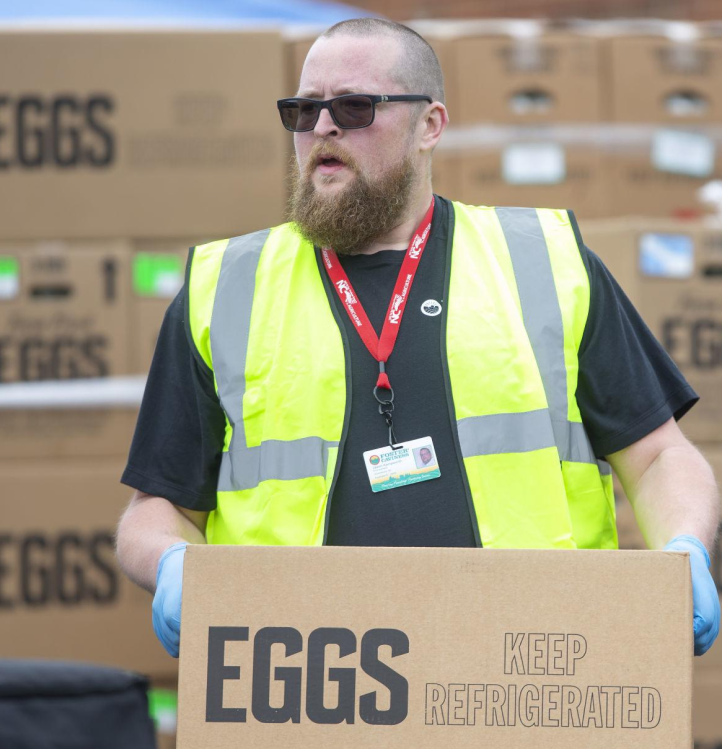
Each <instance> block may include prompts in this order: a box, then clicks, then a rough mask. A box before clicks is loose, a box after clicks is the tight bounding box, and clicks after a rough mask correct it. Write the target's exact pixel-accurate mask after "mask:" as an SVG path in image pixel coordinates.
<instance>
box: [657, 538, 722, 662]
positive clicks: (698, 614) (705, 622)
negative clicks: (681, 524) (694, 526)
mask: <svg viewBox="0 0 722 749" xmlns="http://www.w3.org/2000/svg"><path fill="white" fill-rule="evenodd" d="M664 550H665V551H688V552H689V566H690V568H691V570H692V598H693V601H694V654H695V655H704V654H705V653H706V652H707V651H708V650H709V649H710V648H711V647H712V643H713V642H714V641H715V640H716V639H717V635H718V634H719V624H720V605H719V596H718V595H717V586H716V585H715V583H714V580H713V579H712V575H711V574H710V572H709V564H710V562H709V554H708V553H707V549H705V547H704V544H703V543H702V542H701V541H700V540H699V539H698V538H695V537H694V536H677V537H676V538H673V539H672V540H671V541H670V542H669V543H668V544H667V545H666V546H665V547H664Z"/></svg>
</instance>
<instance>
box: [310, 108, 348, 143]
mask: <svg viewBox="0 0 722 749" xmlns="http://www.w3.org/2000/svg"><path fill="white" fill-rule="evenodd" d="M341 132H342V131H341V128H340V127H339V126H338V125H337V124H336V123H335V122H334V121H333V117H331V112H330V111H329V110H328V109H322V110H321V114H320V115H319V116H318V122H317V123H316V127H314V128H313V133H314V135H316V136H317V137H319V138H327V137H328V136H330V135H335V136H339V135H341Z"/></svg>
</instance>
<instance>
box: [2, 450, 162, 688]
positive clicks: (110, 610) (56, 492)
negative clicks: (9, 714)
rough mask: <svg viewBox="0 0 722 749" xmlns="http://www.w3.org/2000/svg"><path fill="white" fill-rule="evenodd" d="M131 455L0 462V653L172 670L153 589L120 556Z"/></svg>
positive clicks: (151, 672)
mask: <svg viewBox="0 0 722 749" xmlns="http://www.w3.org/2000/svg"><path fill="white" fill-rule="evenodd" d="M123 465H124V464H123V462H121V461H119V460H117V459H115V460H100V459H96V460H92V461H79V460H57V461H45V460H30V461H8V460H3V461H2V462H0V483H1V484H2V487H3V529H2V534H0V570H1V571H2V574H0V658H9V657H13V658H53V659H66V660H67V659H69V660H81V661H87V662H92V663H101V664H106V665H109V666H118V667H121V668H128V669H132V670H135V671H140V672H141V673H144V674H149V675H154V676H164V677H167V678H173V676H174V674H175V673H176V665H177V661H176V660H174V659H173V658H171V657H170V656H168V655H167V654H166V652H165V651H164V650H163V648H162V646H161V645H160V644H159V643H158V641H157V640H156V638H155V635H154V633H153V629H152V626H151V600H152V599H151V596H150V595H149V594H148V593H146V592H145V591H142V590H141V589H140V588H138V587H136V586H135V585H133V583H131V582H130V581H129V580H128V579H127V578H126V577H125V576H124V575H123V574H122V573H121V572H120V570H119V568H118V565H117V563H116V561H115V554H114V536H115V530H116V526H117V524H118V520H119V519H120V515H121V513H122V512H123V510H124V508H125V506H126V505H127V503H128V500H129V499H130V493H131V492H130V490H129V489H128V487H125V486H122V485H121V484H120V483H119V480H120V475H121V473H122V470H123Z"/></svg>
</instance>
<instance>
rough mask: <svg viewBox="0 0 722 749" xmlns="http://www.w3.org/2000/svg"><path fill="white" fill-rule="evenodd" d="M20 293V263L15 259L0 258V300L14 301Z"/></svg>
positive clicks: (8, 256) (6, 256)
mask: <svg viewBox="0 0 722 749" xmlns="http://www.w3.org/2000/svg"><path fill="white" fill-rule="evenodd" d="M19 293H20V263H18V259H17V258H16V257H11V256H10V255H3V256H0V299H14V298H15V297H16V296H17V295H18V294H19Z"/></svg>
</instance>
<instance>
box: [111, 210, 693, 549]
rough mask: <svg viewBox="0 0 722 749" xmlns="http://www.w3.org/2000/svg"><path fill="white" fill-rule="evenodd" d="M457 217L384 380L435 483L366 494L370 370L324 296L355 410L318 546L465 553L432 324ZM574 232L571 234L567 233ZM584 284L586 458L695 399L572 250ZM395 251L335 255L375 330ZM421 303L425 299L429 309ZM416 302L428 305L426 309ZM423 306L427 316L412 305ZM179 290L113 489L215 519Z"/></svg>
mask: <svg viewBox="0 0 722 749" xmlns="http://www.w3.org/2000/svg"><path fill="white" fill-rule="evenodd" d="M452 226H453V209H452V208H451V205H450V204H449V203H448V202H447V201H445V200H443V199H437V202H436V208H435V210H434V219H433V224H432V230H431V234H430V236H429V240H428V244H427V247H426V250H425V252H424V255H423V256H422V259H421V263H420V265H419V270H418V272H417V275H416V279H415V281H414V285H413V287H412V289H411V292H410V295H409V299H408V301H407V305H406V312H405V315H404V318H403V322H402V325H401V327H400V329H399V334H398V338H397V341H396V347H395V348H394V352H393V354H392V356H391V358H390V359H389V362H388V365H387V371H388V373H389V377H390V379H391V381H392V383H393V386H394V392H395V407H396V408H395V411H394V423H395V428H396V436H397V439H399V440H400V441H406V440H412V439H418V438H421V437H429V436H430V437H431V438H432V440H433V444H434V448H435V453H436V457H437V459H438V463H439V468H440V470H441V476H440V477H439V478H436V479H431V480H428V481H423V482H420V483H417V484H411V485H408V486H403V487H399V488H396V489H391V490H388V491H383V492H377V493H374V492H373V491H372V490H371V487H370V485H369V480H368V476H367V473H366V469H365V466H364V462H363V457H362V456H363V453H364V452H365V451H366V450H372V449H377V448H380V447H383V446H384V445H386V444H387V442H388V430H387V427H386V424H385V422H384V420H383V418H382V416H380V415H379V413H378V406H377V404H376V402H375V400H374V399H373V395H372V390H373V386H374V384H375V382H376V377H377V374H378V365H377V363H376V361H375V360H374V359H373V358H372V357H371V355H370V354H369V352H368V351H367V349H366V347H365V346H364V344H363V342H362V341H361V339H360V337H359V335H358V333H357V331H356V330H355V329H354V328H353V327H352V324H351V322H350V320H349V319H348V315H347V314H346V312H345V310H344V309H343V306H342V305H341V303H340V300H338V298H337V297H336V295H333V304H334V311H335V315H336V319H337V321H338V323H339V324H340V325H342V326H343V330H344V332H345V336H344V338H345V340H346V342H347V345H348V347H349V355H350V361H351V372H352V381H351V407H350V417H349V424H348V429H347V435H346V439H345V441H344V443H343V445H342V452H340V454H339V469H338V477H337V479H336V483H335V485H334V486H333V490H332V493H331V497H330V503H331V504H330V508H331V509H330V515H329V525H328V534H327V539H326V542H327V543H328V544H331V545H355V546H474V545H476V540H475V536H474V533H475V531H474V523H473V522H472V509H471V508H470V506H469V503H468V500H467V496H468V492H467V491H466V489H465V481H466V479H465V474H464V472H463V470H462V466H461V464H460V459H459V457H458V456H459V455H460V451H459V450H458V449H457V447H456V445H455V441H456V434H455V431H454V429H453V428H452V423H453V420H454V418H455V416H454V414H453V412H452V410H453V406H452V405H451V404H449V403H448V402H447V395H446V388H445V385H444V378H445V374H444V370H443V362H444V357H443V356H442V355H441V352H442V347H443V345H444V339H443V336H444V331H443V326H442V324H441V321H442V319H443V318H442V315H438V314H437V315H433V314H432V315H429V314H428V312H429V311H431V312H435V311H436V310H435V309H433V307H434V304H432V303H431V302H434V303H438V305H439V306H443V305H444V304H446V299H445V298H444V281H445V272H446V267H447V257H448V253H449V252H450V244H451V238H452V232H453V229H452ZM577 234H578V232H577ZM580 246H581V251H582V257H583V259H584V263H585V266H586V268H587V272H588V274H589V279H590V286H591V300H590V310H589V315H588V319H587V324H586V328H585V331H584V336H583V339H582V343H581V346H580V351H579V367H580V369H579V383H578V388H577V402H578V403H579V408H580V411H581V414H582V419H583V421H584V425H585V427H586V430H587V432H588V434H589V438H590V440H591V443H592V446H593V448H594V451H595V454H596V455H597V456H598V457H604V456H605V455H609V454H610V453H613V452H616V451H618V450H621V449H622V448H624V447H627V446H628V445H631V444H632V443H634V442H636V441H637V440H639V439H641V438H642V437H644V436H645V435H646V434H649V433H650V432H651V431H653V430H654V429H656V428H657V427H659V426H661V425H662V424H663V423H664V422H665V421H667V420H668V419H670V418H672V417H673V416H674V417H675V418H677V419H679V418H680V417H681V416H682V415H683V414H684V413H685V412H686V411H687V410H689V408H691V407H692V405H694V403H695V402H696V401H697V400H698V397H697V395H696V393H695V392H694V391H693V390H692V388H691V387H690V386H689V385H688V384H687V382H686V380H685V379H684V377H683V376H682V374H681V373H680V372H679V370H678V369H677V367H676V366H675V364H674V363H673V362H672V360H671V359H670V358H669V356H668V355H667V353H666V352H665V351H664V349H663V348H662V347H661V346H660V344H659V343H658V342H657V340H656V339H655V338H654V336H653V335H652V333H651V332H650V331H649V329H648V328H647V326H646V325H645V324H644V322H643V321H642V319H641V318H640V316H639V314H638V313H637V311H636V310H635V309H634V307H633V305H632V304H631V302H630V301H629V299H628V298H627V297H626V295H625V294H624V292H623V291H622V290H621V289H620V287H619V286H618V284H617V283H616V281H615V280H614V279H613V278H612V276H611V275H610V273H609V271H608V270H607V269H606V267H605V266H604V264H603V263H602V261H601V260H600V259H599V258H598V257H597V256H596V255H595V254H594V253H593V252H591V251H590V250H588V249H587V248H586V247H584V246H583V245H581V241H580ZM403 257H404V253H403V252H399V251H396V250H386V251H381V252H378V253H376V254H374V255H357V256H352V257H346V258H341V262H342V265H343V267H344V269H345V270H346V273H347V274H348V276H349V279H350V280H351V283H352V285H353V287H354V290H355V292H356V294H357V296H358V297H359V298H360V300H361V302H362V303H363V305H364V308H365V310H366V312H367V314H368V316H369V319H370V321H371V323H372V325H373V326H374V328H375V329H376V331H377V333H379V332H380V330H381V326H382V323H383V317H384V313H385V312H386V309H387V307H388V303H389V299H390V297H391V293H392V289H393V286H394V283H395V281H396V277H397V274H398V270H399V268H400V266H401V262H402V261H403ZM427 302H428V303H427ZM425 303H426V304H425ZM422 307H426V311H424V310H422ZM192 346H193V343H192V341H191V340H190V338H189V332H188V325H187V321H186V297H185V291H184V290H183V291H181V292H180V294H179V295H178V297H177V298H176V299H175V300H174V301H173V303H172V304H171V306H170V307H169V309H168V312H167V313H166V316H165V319H164V322H163V326H162V328H161V332H160V335H159V339H158V345H157V348H156V353H155V356H154V359H153V364H152V366H151V370H150V374H149V377H148V384H147V386H146V392H145V396H144V398H143V405H142V407H141V411H140V416H139V419H138V425H137V428H136V433H135V437H134V439H133V444H132V446H131V450H130V457H129V461H128V465H127V467H126V470H125V472H124V474H123V477H122V481H123V483H125V484H128V485H129V486H132V487H133V488H136V489H138V490H140V491H142V492H146V493H148V494H153V495H157V496H161V497H165V498H166V499H168V500H170V501H171V502H173V503H175V504H177V505H180V506H182V507H185V508H188V509H193V510H203V511H208V510H213V509H214V508H215V505H216V482H217V475H218V468H219V465H220V457H221V451H222V449H223V438H224V429H225V419H224V416H223V412H222V411H221V408H220V405H219V403H218V398H217V395H216V393H215V389H214V385H213V375H212V372H211V371H210V370H209V369H208V368H207V367H206V366H205V365H204V364H203V363H202V362H201V361H199V357H197V356H194V355H193V353H192V348H191V347H192Z"/></svg>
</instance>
